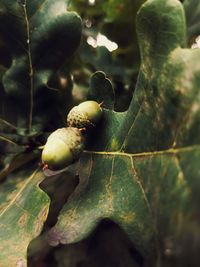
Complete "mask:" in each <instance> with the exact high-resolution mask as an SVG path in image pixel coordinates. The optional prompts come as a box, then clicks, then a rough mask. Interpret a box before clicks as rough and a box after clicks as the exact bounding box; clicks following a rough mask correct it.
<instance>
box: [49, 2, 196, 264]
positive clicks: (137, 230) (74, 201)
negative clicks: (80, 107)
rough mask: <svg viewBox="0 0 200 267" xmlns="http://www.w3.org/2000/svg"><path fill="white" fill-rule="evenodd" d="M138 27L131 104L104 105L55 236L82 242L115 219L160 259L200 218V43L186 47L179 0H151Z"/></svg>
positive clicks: (56, 239)
mask: <svg viewBox="0 0 200 267" xmlns="http://www.w3.org/2000/svg"><path fill="white" fill-rule="evenodd" d="M137 33H138V39H139V46H140V53H141V67H140V73H139V76H138V80H137V84H136V89H135V91H134V95H133V99H132V102H131V104H130V107H129V109H128V110H127V111H126V112H123V113H117V112H114V111H113V110H107V109H104V113H103V118H102V120H101V122H100V124H99V125H98V126H97V128H96V130H95V131H94V132H93V133H92V134H91V137H90V139H89V141H88V146H87V151H85V153H84V154H83V156H82V158H81V160H80V164H79V177H80V183H79V186H78V187H77V189H76V190H75V192H74V194H73V195H72V196H71V198H70V199H69V201H68V202H67V203H66V205H65V206H64V207H63V209H62V211H61V213H60V215H59V217H58V222H57V224H56V225H55V226H54V227H53V228H52V229H51V231H50V233H49V240H50V243H51V244H52V245H58V244H66V243H73V242H78V241H80V240H81V239H83V238H85V237H87V236H88V235H89V234H90V233H91V231H92V230H93V229H94V228H95V227H96V226H97V225H98V223H99V222H100V221H101V220H102V219H104V218H109V219H111V220H113V221H114V222H116V223H117V224H118V225H119V226H121V227H122V228H123V229H124V230H125V232H126V233H127V234H128V235H129V237H130V239H131V240H132V241H133V244H134V245H135V247H136V248H137V249H138V251H140V253H141V254H143V255H144V256H145V257H148V255H150V254H151V255H156V256H155V257H154V260H155V261H157V264H159V261H160V260H161V258H162V257H165V256H166V255H167V253H168V251H169V250H170V248H169V247H168V244H169V242H168V241H167V240H169V239H170V240H171V239H172V240H174V245H175V246H176V242H178V240H179V238H180V236H181V235H182V234H183V233H184V229H187V228H188V227H189V225H190V224H197V225H199V219H200V218H199V215H200V214H199V207H198V206H199V205H198V203H199V200H200V197H199V195H200V185H199V181H200V167H199V158H200V127H199V125H200V90H199V85H200V63H199V62H200V50H198V49H193V50H192V49H186V48H185V47H186V22H185V13H184V9H183V6H182V4H181V3H180V1H177V0H149V1H147V2H145V4H143V6H142V7H141V9H140V10H139V12H138V14H137ZM95 75H97V74H95ZM100 76H102V81H100V80H99V85H101V84H103V83H105V77H103V75H102V74H100V75H99V77H100ZM92 79H94V77H92ZM95 80H96V78H95ZM91 84H94V82H91ZM96 86H97V84H96ZM100 88H101V87H100ZM93 92H94V89H93ZM99 95H101V92H100V93H99V94H98V90H97V89H96V98H97V99H99ZM109 95H111V94H109ZM105 98H106V95H105ZM175 251H176V250H174V251H173V253H175ZM165 253H166V255H165Z"/></svg>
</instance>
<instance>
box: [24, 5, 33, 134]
mask: <svg viewBox="0 0 200 267" xmlns="http://www.w3.org/2000/svg"><path fill="white" fill-rule="evenodd" d="M22 7H23V11H24V17H25V22H26V32H27V46H28V51H27V53H28V61H29V76H30V110H29V119H28V131H29V133H30V132H31V129H32V120H33V88H34V87H33V64H32V56H31V42H30V25H29V20H28V14H27V10H26V0H25V1H24V3H23V4H22Z"/></svg>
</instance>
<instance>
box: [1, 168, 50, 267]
mask: <svg viewBox="0 0 200 267" xmlns="http://www.w3.org/2000/svg"><path fill="white" fill-rule="evenodd" d="M43 179H44V176H43V173H42V172H40V171H38V170H35V171H33V170H29V171H28V170H26V171H19V172H16V173H13V174H10V175H9V176H8V178H7V180H6V181H5V182H4V183H3V184H1V187H0V203H1V204H0V228H1V229H0V249H1V254H0V266H1V267H7V266H9V267H14V266H27V265H26V251H27V247H28V245H29V243H30V241H31V240H32V239H33V238H35V237H36V236H38V235H39V234H40V232H41V230H42V227H43V223H44V221H45V220H46V218H47V214H48V209H49V198H48V196H47V195H46V194H45V193H44V192H43V191H42V190H41V189H40V188H39V183H40V182H41V181H42V180H43Z"/></svg>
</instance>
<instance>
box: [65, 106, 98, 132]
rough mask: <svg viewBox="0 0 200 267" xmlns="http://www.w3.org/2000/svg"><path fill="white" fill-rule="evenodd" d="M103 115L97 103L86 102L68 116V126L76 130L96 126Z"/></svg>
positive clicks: (73, 109)
mask: <svg viewBox="0 0 200 267" xmlns="http://www.w3.org/2000/svg"><path fill="white" fill-rule="evenodd" d="M101 115H102V108H101V106H100V105H99V104H98V103H97V102H96V101H85V102H83V103H81V104H79V105H78V106H75V107H73V108H72V109H71V110H70V112H69V114H68V116H67V125H68V126H71V127H76V128H91V127H94V126H96V124H97V123H98V121H99V120H100V118H101Z"/></svg>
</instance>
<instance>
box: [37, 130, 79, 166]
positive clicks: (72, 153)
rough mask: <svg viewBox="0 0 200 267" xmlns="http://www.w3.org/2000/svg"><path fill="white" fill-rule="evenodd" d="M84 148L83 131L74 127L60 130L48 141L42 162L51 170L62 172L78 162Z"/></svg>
mask: <svg viewBox="0 0 200 267" xmlns="http://www.w3.org/2000/svg"><path fill="white" fill-rule="evenodd" d="M83 148H84V139H83V136H82V134H81V131H80V130H79V129H77V128H74V127H67V128H60V129H57V130H56V131H54V132H53V133H52V134H51V135H50V136H49V137H48V139H47V142H46V144H45V146H44V149H43V151H42V162H43V164H44V165H45V166H46V167H47V168H49V169H50V170H60V169H63V168H65V167H67V166H68V165H70V164H71V163H73V162H74V161H76V160H77V159H78V158H79V156H80V154H81V152H82V151H83Z"/></svg>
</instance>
